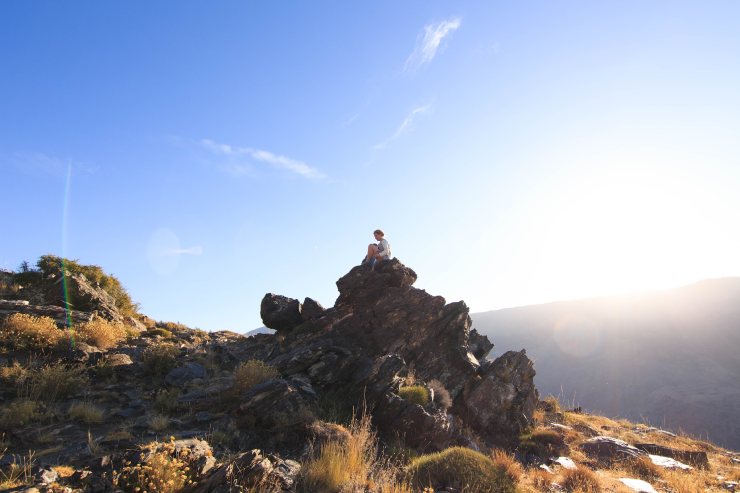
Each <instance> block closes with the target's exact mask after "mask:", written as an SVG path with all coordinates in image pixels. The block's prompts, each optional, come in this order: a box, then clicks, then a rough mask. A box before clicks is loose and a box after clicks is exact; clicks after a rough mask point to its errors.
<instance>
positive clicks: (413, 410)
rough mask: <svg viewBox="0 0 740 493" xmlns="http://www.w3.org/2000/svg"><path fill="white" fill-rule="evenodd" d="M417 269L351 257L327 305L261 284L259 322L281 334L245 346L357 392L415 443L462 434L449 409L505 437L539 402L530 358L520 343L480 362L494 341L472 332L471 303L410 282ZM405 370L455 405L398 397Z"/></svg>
mask: <svg viewBox="0 0 740 493" xmlns="http://www.w3.org/2000/svg"><path fill="white" fill-rule="evenodd" d="M416 277H417V276H416V273H415V272H414V271H413V270H412V269H410V268H408V267H406V266H404V265H403V264H402V263H401V262H400V261H398V260H397V259H393V260H392V261H390V262H387V263H384V264H381V265H380V266H379V267H378V268H377V269H376V270H375V271H371V270H369V269H367V268H366V267H365V266H358V267H355V268H353V269H352V270H350V271H349V272H348V273H347V274H346V275H345V276H343V277H342V278H340V279H339V280H338V281H337V287H338V289H339V297H338V298H337V301H336V303H335V305H334V307H333V308H330V309H327V310H323V309H322V310H320V311H319V310H316V309H314V308H313V307H312V308H311V310H309V311H308V312H309V313H306V312H302V310H301V304H300V303H299V302H298V300H293V299H290V298H285V297H282V296H278V295H274V294H271V293H270V294H267V295H265V298H264V299H263V301H262V311H261V314H262V319H263V322H264V323H265V325H266V326H267V327H270V328H273V329H276V330H278V331H280V332H281V333H282V334H284V338H283V340H282V341H281V342H277V341H274V340H267V339H263V340H262V341H261V343H255V344H254V345H253V346H252V347H251V351H252V354H253V355H254V356H255V357H258V358H259V359H264V360H265V361H267V362H268V363H269V364H271V365H273V366H275V367H276V368H278V369H279V370H280V372H281V374H283V376H302V377H305V378H306V380H307V382H308V383H309V384H310V385H311V386H312V387H313V388H314V389H315V391H316V392H317V393H322V392H327V391H331V392H339V393H341V394H342V395H344V396H346V397H348V398H353V399H355V400H356V401H357V403H358V404H360V402H359V401H360V400H362V399H364V400H365V401H366V402H365V404H367V405H369V407H370V408H371V411H372V413H373V416H374V418H375V422H376V425H377V426H378V427H379V429H380V431H381V433H382V432H384V431H385V432H389V433H390V432H392V433H396V434H402V435H404V436H405V437H406V440H407V442H406V443H407V445H409V441H410V442H411V443H410V446H412V447H416V448H419V449H421V450H440V449H442V448H444V447H446V446H449V445H450V444H453V443H464V442H465V441H466V439H465V438H464V437H463V436H462V435H461V434H460V432H459V428H456V427H455V426H453V421H454V419H453V418H459V419H461V420H462V422H463V424H464V425H465V426H466V427H468V428H470V429H472V430H473V431H474V432H475V433H476V434H477V435H478V436H479V437H480V438H482V439H483V440H484V441H485V442H486V443H489V444H491V445H499V446H512V445H513V444H514V443H515V442H516V440H517V437H518V435H519V433H520V431H521V430H522V429H523V428H524V427H526V426H527V425H528V423H529V422H530V420H531V418H532V413H533V412H534V407H535V404H536V402H537V391H536V389H535V387H534V384H533V377H534V369H533V366H532V362H531V361H530V360H529V359H528V358H527V356H526V354H525V353H524V351H522V352H520V353H507V354H505V355H504V356H502V357H501V358H498V359H497V360H495V361H494V362H487V363H484V364H481V359H482V358H483V357H484V356H485V355H486V354H487V353H488V351H490V349H491V348H492V347H493V345H492V344H491V343H490V341H488V339H487V338H486V337H484V336H480V335H479V334H477V333H473V336H472V341H471V320H470V317H469V315H468V307H467V306H466V305H465V303H464V302H462V301H459V302H454V303H447V302H446V301H445V299H444V298H442V297H441V296H433V295H430V294H428V293H426V292H425V291H423V290H420V289H416V288H414V287H413V286H412V285H413V283H414V282H415V281H416ZM306 304H308V299H307V301H306V303H304V305H306ZM409 374H413V376H414V378H415V379H416V380H418V381H420V382H429V381H431V380H433V379H436V380H438V381H440V382H441V383H442V384H443V385H444V386H445V388H446V389H447V390H448V391H449V393H450V395H451V397H452V399H453V402H454V405H453V408H452V414H453V415H448V414H446V413H445V412H440V411H439V410H437V409H435V408H434V407H433V404H432V403H430V404H428V405H426V406H422V405H419V404H412V403H410V402H407V401H405V400H403V399H402V398H401V397H400V395H399V388H400V387H401V386H402V385H403V384H404V382H405V381H406V380H407V377H408V376H409Z"/></svg>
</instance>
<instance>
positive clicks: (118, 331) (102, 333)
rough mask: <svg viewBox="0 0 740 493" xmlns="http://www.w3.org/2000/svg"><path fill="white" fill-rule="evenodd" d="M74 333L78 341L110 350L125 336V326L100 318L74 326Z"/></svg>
mask: <svg viewBox="0 0 740 493" xmlns="http://www.w3.org/2000/svg"><path fill="white" fill-rule="evenodd" d="M74 332H75V334H76V335H77V337H78V338H79V340H81V341H83V342H86V343H87V344H91V345H93V346H95V347H98V348H100V349H109V348H112V347H114V346H115V345H116V344H118V343H119V342H120V341H122V340H124V339H126V336H127V330H126V326H125V325H123V324H122V323H118V322H110V321H108V320H105V319H102V318H95V319H93V320H90V321H89V322H85V323H83V324H80V325H76V326H75V328H74Z"/></svg>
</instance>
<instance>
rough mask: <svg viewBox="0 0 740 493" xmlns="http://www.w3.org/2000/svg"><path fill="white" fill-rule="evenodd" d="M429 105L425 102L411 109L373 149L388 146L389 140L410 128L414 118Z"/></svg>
mask: <svg viewBox="0 0 740 493" xmlns="http://www.w3.org/2000/svg"><path fill="white" fill-rule="evenodd" d="M431 107H432V105H431V103H430V104H425V105H423V106H417V107H416V108H414V109H413V110H411V111H410V112H409V114H408V115H406V118H404V119H403V122H401V124H400V125H399V126H398V128H397V129H396V131H395V132H394V133H393V135H391V136H390V137H388V138H387V139H385V140H384V141H383V142H381V143H379V144H375V145H374V146H373V149H375V150H376V151H377V150H380V149H385V148H386V147H388V145H389V144H390V143H391V142H393V141H394V140H396V139H398V138H399V137H401V136H402V135H403V134H405V133H406V132H408V131H409V130H411V129H412V128H413V124H414V120H416V118H417V117H419V116H420V115H423V114H425V113H427V112H428V111H429V110H430V109H431Z"/></svg>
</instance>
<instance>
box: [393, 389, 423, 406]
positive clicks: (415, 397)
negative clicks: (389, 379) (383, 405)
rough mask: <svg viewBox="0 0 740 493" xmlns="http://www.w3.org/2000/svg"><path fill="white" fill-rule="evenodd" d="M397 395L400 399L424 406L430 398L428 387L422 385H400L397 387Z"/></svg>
mask: <svg viewBox="0 0 740 493" xmlns="http://www.w3.org/2000/svg"><path fill="white" fill-rule="evenodd" d="M398 395H400V396H401V398H402V399H405V400H407V401H409V402H413V403H414V404H419V405H420V406H426V405H427V404H429V401H430V400H431V397H430V395H429V389H427V388H426V387H425V386H423V385H410V386H407V387H401V388H400V389H398Z"/></svg>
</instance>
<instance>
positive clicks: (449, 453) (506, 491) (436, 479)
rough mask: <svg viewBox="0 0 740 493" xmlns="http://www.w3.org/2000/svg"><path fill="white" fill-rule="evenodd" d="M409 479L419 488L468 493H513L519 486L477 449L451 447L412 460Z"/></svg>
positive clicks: (501, 468)
mask: <svg viewBox="0 0 740 493" xmlns="http://www.w3.org/2000/svg"><path fill="white" fill-rule="evenodd" d="M407 474H408V478H409V480H410V481H411V483H412V485H413V486H414V487H415V488H417V489H422V488H425V487H432V488H434V491H436V490H441V489H444V488H454V489H455V491H466V492H469V493H514V492H516V483H515V482H514V481H513V480H512V478H511V476H510V475H508V474H507V473H506V470H505V469H504V468H503V467H501V466H496V465H495V464H494V463H493V462H492V461H491V459H489V458H488V457H486V456H485V455H483V454H481V453H479V452H476V451H474V450H471V449H468V448H464V447H452V448H448V449H446V450H443V451H442V452H437V453H435V454H428V455H422V456H421V457H418V458H416V459H414V460H412V461H411V463H410V464H409V466H408V468H407Z"/></svg>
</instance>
